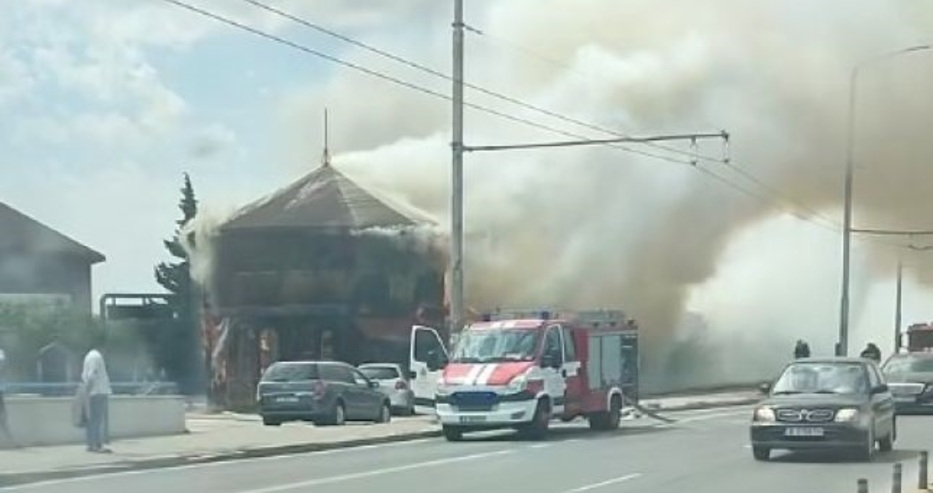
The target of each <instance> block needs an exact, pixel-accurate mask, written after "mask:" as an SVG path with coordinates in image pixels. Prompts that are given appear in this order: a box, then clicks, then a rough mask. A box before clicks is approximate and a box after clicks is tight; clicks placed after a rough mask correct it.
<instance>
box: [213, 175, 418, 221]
mask: <svg viewBox="0 0 933 493" xmlns="http://www.w3.org/2000/svg"><path fill="white" fill-rule="evenodd" d="M428 222H430V221H429V220H427V219H426V218H417V216H416V215H415V214H412V213H409V214H403V213H402V212H400V208H399V207H398V206H394V205H389V204H388V203H387V202H386V201H385V200H384V199H379V198H377V197H376V196H375V195H374V194H373V193H372V192H370V191H368V190H366V189H364V188H362V187H361V186H359V185H357V184H356V183H355V182H353V180H351V179H349V178H347V176H346V175H344V174H343V173H341V172H340V171H337V170H336V169H335V168H334V167H333V166H331V165H330V164H327V163H325V164H324V165H322V166H320V167H319V168H317V169H315V170H314V171H312V172H311V173H308V174H307V175H305V176H303V177H302V178H301V179H299V180H298V181H296V182H294V183H292V184H291V185H288V186H287V187H285V188H283V189H281V190H279V191H277V192H275V193H273V194H271V195H269V196H267V197H265V198H263V199H260V200H258V201H256V202H254V203H252V204H250V205H247V206H246V207H244V208H242V209H241V210H240V211H238V212H237V213H236V214H235V215H234V216H233V218H231V219H230V220H228V221H227V222H226V223H225V224H224V225H223V226H222V229H223V230H235V229H263V228H298V229H317V228H321V229H347V230H358V229H366V228H392V227H405V226H415V225H418V224H424V223H428Z"/></svg>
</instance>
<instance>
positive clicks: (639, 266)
mask: <svg viewBox="0 0 933 493" xmlns="http://www.w3.org/2000/svg"><path fill="white" fill-rule="evenodd" d="M186 1H188V0H186ZM188 3H190V4H192V5H195V6H197V7H199V8H202V9H205V10H208V11H210V12H214V13H218V14H221V15H224V16H228V17H229V18H230V19H233V20H235V21H237V22H241V23H243V24H245V25H248V26H251V27H253V28H255V29H260V30H262V31H263V32H266V33H268V34H272V35H275V36H281V37H283V38H286V39H288V40H290V41H292V42H294V43H298V44H301V45H302V46H304V47H306V48H310V49H313V50H318V51H319V52H322V53H325V54H327V55H329V56H332V57H337V58H339V59H341V60H343V61H346V62H349V63H353V64H356V65H357V66H361V67H365V68H366V69H368V70H372V71H376V72H378V73H380V74H383V75H385V76H389V77H392V78H396V79H399V80H403V81H405V82H407V83H412V84H416V85H418V86H419V87H421V88H422V89H426V90H428V91H433V92H435V93H439V94H442V95H443V94H448V93H449V91H450V82H449V81H447V80H444V79H441V78H437V77H433V76H431V75H429V74H425V73H422V72H419V71H418V70H416V69H413V68H411V67H409V66H404V65H400V64H398V63H395V62H392V61H391V60H387V59H385V58H383V57H380V56H378V55H376V54H374V53H371V52H367V51H366V50H364V49H361V48H360V47H359V46H354V45H351V44H347V43H345V42H342V41H341V40H339V39H336V38H334V37H331V36H327V35H324V34H322V33H320V32H318V31H315V30H313V29H310V28H308V27H307V26H303V25H300V24H298V23H295V22H292V21H289V20H287V19H284V18H282V17H280V16H277V15H275V14H273V13H270V12H268V11H264V10H262V9H260V8H258V7H256V6H255V5H253V4H250V3H249V2H244V1H240V0H190V1H189V2H188ZM266 3H267V4H268V5H272V6H275V7H278V8H281V9H283V10H285V11H288V12H290V13H292V14H294V15H296V16H298V17H300V18H302V19H305V20H307V21H310V22H313V23H316V24H318V25H320V26H323V27H325V28H328V29H332V30H335V31H338V32H339V33H341V34H343V35H346V36H349V37H352V38H353V39H356V40H359V41H362V42H365V43H370V44H372V45H373V46H376V47H378V48H380V49H384V50H388V51H390V52H392V53H395V54H398V55H400V56H403V57H405V58H406V59H410V60H413V61H417V62H418V63H421V64H424V65H426V66H428V67H431V68H433V69H436V70H439V71H441V72H443V73H447V72H448V71H449V65H450V15H451V3H452V2H444V1H438V0H393V1H392V2H373V1H366V0H315V1H314V2H308V1H298V0H277V1H276V0H269V1H268V2H266ZM848 4H850V5H849V6H848V7H847V9H845V11H839V9H838V4H836V3H834V2H830V1H828V0H819V1H804V0H797V1H791V2H785V1H778V0H765V1H761V2H738V1H736V0H703V1H699V0H696V1H685V0H664V1H660V2H657V1H647V0H627V1H619V0H496V1H492V0H468V1H467V9H466V10H467V12H466V17H467V21H468V24H469V25H470V27H471V31H470V32H469V33H468V35H467V61H466V73H467V80H468V82H470V83H473V84H477V85H480V86H482V87H485V88H491V89H492V90H493V92H495V93H496V94H505V95H508V96H510V97H516V98H519V99H521V100H522V101H526V102H528V103H530V104H531V105H533V106H535V107H540V108H545V109H547V110H549V111H551V112H552V113H554V112H556V113H558V114H560V115H563V116H565V117H568V118H574V119H580V120H585V121H586V122H592V123H594V124H596V125H599V126H602V127H608V128H612V129H615V131H617V132H625V133H628V134H637V135H649V134H657V133H682V132H708V131H719V130H721V129H726V130H728V131H730V133H731V135H732V138H731V140H730V145H729V148H728V154H729V155H730V157H731V159H732V160H731V161H730V162H729V163H728V164H727V163H723V162H722V158H723V157H724V156H725V155H726V154H725V153H724V149H723V147H722V144H721V143H719V142H704V143H700V145H699V148H698V149H697V150H696V152H698V153H700V154H702V155H703V156H705V157H708V158H709V159H700V161H699V162H698V163H696V164H694V163H693V162H692V161H693V159H694V157H695V156H694V154H693V152H694V151H693V150H692V149H691V148H690V147H689V146H688V145H686V144H684V145H680V144H672V145H671V146H669V147H670V148H668V149H656V148H650V147H649V148H640V150H642V151H649V152H651V153H652V154H654V155H660V156H662V157H664V158H665V159H658V158H656V157H651V156H644V155H641V154H633V153H631V152H624V151H620V150H618V149H612V148H587V149H573V150H554V151H533V152H531V151H528V152H516V153H512V154H508V155H504V154H501V155H496V156H491V155H473V154H470V155H468V156H467V171H466V175H467V187H468V191H467V197H466V201H467V202H466V203H467V211H466V221H467V235H468V245H467V256H468V258H467V286H468V298H470V301H471V304H472V305H475V306H480V305H488V304H493V303H495V304H499V303H501V302H502V301H503V300H506V301H513V302H514V303H524V304H526V305H528V304H543V303H563V304H570V305H587V304H589V305H592V304H598V305H600V306H607V305H610V304H611V305H619V304H626V303H631V305H632V306H633V309H632V311H633V312H634V313H635V314H636V315H639V317H640V318H644V319H645V320H647V321H648V324H649V325H651V324H654V325H657V326H661V325H669V326H674V325H676V324H677V323H678V320H679V318H678V317H679V316H680V314H681V313H682V312H683V311H684V310H695V311H699V312H701V313H703V314H704V315H705V316H706V317H707V319H708V320H709V321H710V323H711V324H712V325H713V326H714V327H716V328H717V330H719V331H720V333H721V334H725V335H727V336H728V338H729V339H730V340H736V339H741V338H742V336H743V335H747V334H749V333H754V334H766V335H767V334H775V333H780V334H781V335H780V337H779V338H778V340H779V342H780V343H781V344H784V343H789V342H790V341H792V340H793V339H796V338H797V337H798V336H801V337H810V338H812V339H814V340H815V341H818V344H817V346H819V347H818V348H817V351H818V352H819V351H820V350H822V351H823V352H828V351H829V350H830V349H828V348H829V347H830V346H831V341H832V340H833V338H834V337H835V332H834V331H835V324H836V323H837V322H836V321H837V317H838V295H839V281H838V276H839V266H840V262H841V259H840V257H839V252H840V243H839V241H840V240H839V238H840V237H839V233H838V224H839V222H840V221H839V217H840V215H839V204H840V199H841V172H842V163H843V153H842V151H843V149H844V147H843V142H844V140H843V133H842V130H843V129H844V119H843V118H844V115H845V113H844V109H845V96H844V95H845V93H846V88H847V86H846V83H847V81H848V74H849V71H850V70H851V67H853V66H854V65H855V64H856V63H858V61H859V60H861V59H864V58H866V57H869V56H871V55H875V54H878V53H882V52H885V51H890V50H893V49H898V48H901V47H904V46H908V45H911V44H915V43H918V42H926V41H929V40H930V38H931V36H933V10H931V8H929V7H924V6H917V5H914V4H913V3H911V2H892V1H891V0H858V1H853V2H849V3H848ZM908 4H909V5H908ZM902 58H903V59H901V60H897V61H892V62H891V63H890V64H889V65H886V67H885V68H883V69H878V70H873V71H870V73H868V71H866V75H865V77H864V82H863V85H862V86H861V91H862V92H861V93H860V94H861V96H860V103H861V108H862V111H864V114H865V115H870V116H871V118H863V119H862V120H860V124H859V126H858V127H857V131H858V132H859V133H860V135H861V136H862V137H861V138H860V140H859V146H858V152H859V153H860V156H861V157H860V159H859V168H858V173H859V175H858V180H857V192H858V195H857V197H858V201H857V202H858V205H857V207H856V213H857V216H856V217H857V219H858V221H857V222H859V224H863V225H865V226H866V227H867V226H868V225H869V223H870V225H871V226H874V227H896V228H910V229H924V228H930V227H933V224H930V223H929V220H928V218H927V223H926V224H924V222H923V221H924V218H926V216H927V214H926V213H925V212H924V202H925V201H924V200H922V197H923V196H924V195H928V191H926V189H927V188H928V186H927V185H926V184H927V183H929V180H926V179H925V177H930V178H933V176H931V175H933V172H931V171H929V170H926V171H922V172H921V171H917V170H920V169H922V168H921V166H920V163H921V162H922V161H923V160H924V159H926V156H929V153H930V152H933V148H931V147H930V146H931V144H930V143H929V142H927V141H928V140H929V139H928V138H927V136H926V135H925V133H924V132H925V130H924V129H927V128H929V124H930V118H931V117H929V116H927V115H929V114H933V113H930V112H928V111H927V110H930V109H931V106H933V105H931V101H930V100H929V97H928V91H924V90H923V88H925V87H928V81H929V78H930V77H931V76H933V70H931V68H933V54H931V55H925V54H920V53H918V54H914V55H910V56H909V57H902ZM924 81H927V82H924ZM924 84H926V85H924ZM468 101H469V102H471V103H473V104H477V105H480V106H483V107H484V108H490V109H493V110H496V111H499V112H500V113H505V114H507V115H509V116H510V117H513V118H518V119H523V120H526V123H527V122H528V121H530V122H531V123H532V124H535V123H537V124H544V125H548V126H550V127H552V128H557V129H560V130H563V131H566V132H571V133H573V134H575V135H583V136H586V137H600V138H605V137H607V135H606V134H605V133H601V132H599V131H594V130H593V129H592V128H583V127H581V126H579V125H576V124H573V123H569V122H567V121H566V119H563V120H562V119H559V118H554V117H553V116H548V115H545V114H543V113H541V112H538V111H535V110H532V109H529V108H528V107H520V106H516V105H514V104H511V103H509V102H507V101H504V100H503V99H502V98H497V97H495V96H490V95H489V94H488V93H487V94H483V93H478V92H476V91H468ZM325 108H328V109H329V112H330V119H331V132H330V134H331V142H330V144H331V148H332V149H331V151H332V152H333V153H334V154H335V158H334V162H335V165H336V166H338V167H339V168H340V169H341V170H343V171H345V172H347V174H349V175H350V176H351V177H353V178H356V179H358V180H359V181H360V182H361V183H362V184H364V186H369V187H371V188H373V189H375V190H379V191H380V192H382V193H384V194H386V195H387V196H392V197H393V198H395V199H397V200H399V201H401V202H405V203H407V204H408V205H412V206H414V207H418V208H420V209H422V210H425V211H428V212H430V213H432V214H434V215H435V216H436V217H437V218H438V219H439V221H440V222H442V223H445V224H446V214H447V201H448V189H447V184H448V182H449V171H448V169H449V168H448V166H449V148H448V147H447V142H448V141H449V132H450V123H449V122H450V106H449V102H447V101H445V100H444V99H442V98H438V97H435V96H432V95H429V94H425V93H423V92H419V91H416V90H412V89H410V88H406V87H401V86H399V85H397V84H394V83H392V82H390V81H387V80H385V79H382V78H377V77H372V76H370V75H365V74H360V73H359V72H358V71H354V70H352V69H350V68H348V67H346V66H342V65H340V64H336V63H333V62H332V61H328V60H324V59H322V58H319V57H316V56H313V55H311V54H309V53H308V52H305V51H300V50H296V49H294V48H292V47H288V46H284V45H282V44H281V43H276V42H272V41H269V40H268V39H264V38H260V37H257V36H255V35H254V34H251V33H248V32H244V31H242V30H239V29H236V28H234V27H231V26H228V25H224V24H222V23H219V22H217V21H215V20H211V19H207V18H205V17H203V16H200V15H198V14H196V13H193V12H191V11H188V10H185V9H183V8H181V7H179V6H178V5H173V4H171V3H169V2H166V1H165V0H80V1H76V0H71V1H68V0H22V1H19V0H18V1H6V2H2V3H0V115H3V118H0V149H2V151H3V156H4V157H3V159H2V160H0V171H2V176H4V179H3V180H2V181H0V200H3V201H4V202H7V203H8V204H10V205H11V206H13V207H14V208H17V209H18V210H20V211H22V212H24V213H26V214H28V215H30V216H32V217H34V218H36V219H39V220H40V221H42V222H44V223H46V224H48V225H50V226H52V227H54V228H56V229H58V230H60V231H62V232H64V233H65V234H67V235H69V236H71V237H73V238H75V239H77V240H79V241H80V242H82V243H85V244H87V245H89V246H91V247H92V248H95V249H97V250H99V251H101V252H103V253H104V254H105V255H106V256H107V262H106V263H104V264H102V265H100V266H98V267H96V268H95V270H94V292H95V295H100V294H101V293H104V292H140V291H143V292H145V291H153V290H158V286H157V285H156V284H155V282H154V279H153V274H152V269H153V266H154V265H155V264H156V263H157V262H159V261H162V260H167V253H166V252H165V250H164V248H163V246H162V243H161V242H162V240H163V239H165V238H167V237H169V236H171V234H172V232H173V228H174V221H175V220H176V219H177V218H178V215H179V211H178V210H177V207H176V204H177V202H178V199H179V191H178V189H179V187H180V186H181V183H182V174H183V173H185V172H187V173H190V175H191V178H192V181H193V183H194V187H195V190H196V193H197V195H198V198H199V200H200V201H201V205H202V210H203V211H204V213H203V215H202V216H203V217H202V218H201V219H202V220H204V221H209V222H212V223H216V222H217V221H218V220H219V219H220V218H223V217H224V216H225V215H227V214H229V213H230V212H231V211H232V210H233V209H235V208H236V207H238V206H241V205H244V204H246V203H247V202H250V201H252V200H255V199H257V198H259V197H261V196H263V195H265V194H267V193H270V192H271V191H273V190H275V189H278V188H280V187H282V186H284V185H286V184H287V183H289V182H290V181H292V180H294V179H296V178H298V177H299V176H301V175H302V174H303V173H306V172H308V171H310V170H312V169H313V168H314V167H315V166H317V165H318V164H319V162H320V154H321V151H322V134H323V132H322V123H321V120H322V114H323V111H324V109H325ZM466 135H467V140H468V141H469V142H472V143H506V142H508V143H514V142H528V141H543V140H554V139H560V140H564V139H566V138H568V137H567V135H560V134H558V133H553V132H549V131H543V130H541V129H540V128H535V127H533V126H530V125H527V124H523V123H521V122H516V121H514V120H509V119H503V118H501V117H496V116H493V115H489V114H488V113H484V112H482V111H476V110H469V111H468V112H467V121H466ZM927 160H928V159H927ZM879 163H880V164H879ZM882 164H883V166H882ZM921 173H925V174H921ZM925 192H926V193H925ZM892 251H893V250H891V249H890V248H888V247H887V246H886V245H881V244H880V243H878V242H870V241H865V240H859V241H857V242H856V245H855V256H854V265H855V269H854V277H853V300H854V301H853V314H854V315H853V316H854V317H855V318H854V322H855V325H856V333H855V337H853V346H855V345H861V344H862V343H863V342H864V341H867V340H868V339H875V340H882V341H884V340H886V339H885V338H887V337H889V334H890V330H891V329H890V327H891V324H892V323H893V322H892V319H893V296H894V289H893V280H892V276H893V273H894V265H895V261H894V255H893V254H892ZM927 263H928V261H926V260H924V258H923V257H922V256H918V255H911V256H910V257H909V259H908V274H907V278H908V279H907V284H906V291H905V293H906V294H905V305H904V306H905V310H906V314H905V319H906V320H914V319H916V320H925V319H933V313H930V312H928V311H927V308H926V303H925V300H927V299H929V295H930V292H929V291H928V290H927V289H926V288H925V287H924V285H925V284H926V283H927V281H928V275H927V274H924V273H925V272H929V269H928V268H927V267H928V266H927V265H926V264H927ZM502 272H508V275H506V276H502V274H501V273H502ZM660 332H664V333H670V330H662V331H660ZM884 345H885V346H887V345H888V344H884ZM789 351H790V349H788V352H789Z"/></svg>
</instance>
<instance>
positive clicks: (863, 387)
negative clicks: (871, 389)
mask: <svg viewBox="0 0 933 493" xmlns="http://www.w3.org/2000/svg"><path fill="white" fill-rule="evenodd" d="M867 391H868V380H867V375H866V372H865V368H864V366H863V365H861V364H858V363H795V364H792V365H790V366H788V367H787V369H785V370H784V373H783V374H782V375H781V377H780V378H779V379H778V381H777V383H775V384H774V394H775V395H781V394H862V393H865V392H867Z"/></svg>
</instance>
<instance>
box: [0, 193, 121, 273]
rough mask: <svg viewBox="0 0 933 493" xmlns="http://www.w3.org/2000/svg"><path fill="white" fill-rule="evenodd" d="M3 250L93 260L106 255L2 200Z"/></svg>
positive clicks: (0, 241) (0, 236)
mask: <svg viewBox="0 0 933 493" xmlns="http://www.w3.org/2000/svg"><path fill="white" fill-rule="evenodd" d="M0 250H7V251H17V250H19V251H29V252H34V253H41V254H53V255H73V256H76V257H80V258H83V259H85V260H87V261H88V263H90V264H96V263H99V262H103V261H104V260H105V258H104V255H103V254H101V253H99V252H97V251H96V250H93V249H91V248H89V247H87V246H84V245H82V244H81V243H78V242H77V241H75V240H73V239H71V238H69V237H67V236H65V235H63V234H62V233H59V232H58V231H56V230H54V229H52V228H50V227H48V226H46V225H44V224H42V223H40V222H39V221H37V220H35V219H33V218H31V217H29V216H27V215H25V214H23V213H22V212H19V211H17V210H16V209H14V208H12V207H10V206H9V205H7V204H4V203H3V202H0Z"/></svg>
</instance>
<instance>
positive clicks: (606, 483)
mask: <svg viewBox="0 0 933 493" xmlns="http://www.w3.org/2000/svg"><path fill="white" fill-rule="evenodd" d="M640 476H641V473H638V472H636V473H634V474H627V475H625V476H620V477H618V478H613V479H607V480H606V481H600V482H599V483H593V484H588V485H585V486H581V487H579V488H574V489H572V490H567V491H565V492H564V493H580V492H582V491H590V490H595V489H597V488H602V487H604V486H611V485H614V484H619V483H624V482H626V481H629V480H632V479H635V478H638V477H640Z"/></svg>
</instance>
